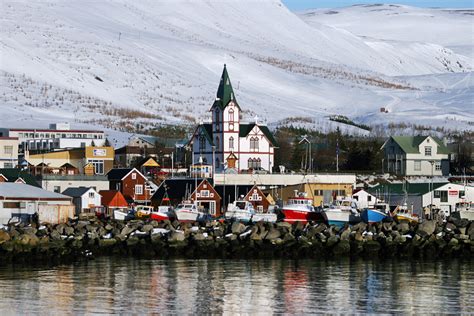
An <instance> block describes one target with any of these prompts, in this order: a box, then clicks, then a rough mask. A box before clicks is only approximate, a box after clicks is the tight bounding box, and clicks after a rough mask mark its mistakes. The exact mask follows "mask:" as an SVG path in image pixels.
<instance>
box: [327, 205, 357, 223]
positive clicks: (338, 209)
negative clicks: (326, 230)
mask: <svg viewBox="0 0 474 316" xmlns="http://www.w3.org/2000/svg"><path fill="white" fill-rule="evenodd" d="M322 214H323V217H324V220H325V221H326V222H327V223H328V224H329V225H338V226H342V225H344V224H346V223H358V222H360V220H361V219H360V214H359V211H358V209H357V203H356V202H355V201H354V200H352V199H342V200H335V201H334V202H333V203H332V204H331V205H330V206H329V207H326V208H324V209H323V211H322Z"/></svg>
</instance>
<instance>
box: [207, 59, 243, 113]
mask: <svg viewBox="0 0 474 316" xmlns="http://www.w3.org/2000/svg"><path fill="white" fill-rule="evenodd" d="M230 101H234V102H235V103H237V101H236V99H235V95H234V89H232V84H231V83H230V78H229V74H228V73H227V67H226V65H225V64H224V70H223V71H222V76H221V81H220V83H219V88H218V89H217V96H216V101H214V105H213V106H218V107H220V108H221V110H223V109H224V108H225V107H226V106H227V104H229V102H230Z"/></svg>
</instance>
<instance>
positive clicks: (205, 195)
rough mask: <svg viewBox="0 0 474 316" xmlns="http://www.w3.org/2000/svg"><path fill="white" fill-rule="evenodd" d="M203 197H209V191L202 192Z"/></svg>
mask: <svg viewBox="0 0 474 316" xmlns="http://www.w3.org/2000/svg"><path fill="white" fill-rule="evenodd" d="M201 197H209V190H201Z"/></svg>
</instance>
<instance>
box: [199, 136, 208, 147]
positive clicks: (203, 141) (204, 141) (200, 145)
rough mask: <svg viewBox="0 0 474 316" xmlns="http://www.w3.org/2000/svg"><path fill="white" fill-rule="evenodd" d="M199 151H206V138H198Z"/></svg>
mask: <svg viewBox="0 0 474 316" xmlns="http://www.w3.org/2000/svg"><path fill="white" fill-rule="evenodd" d="M199 149H200V150H204V149H206V138H205V137H204V136H202V135H201V136H199Z"/></svg>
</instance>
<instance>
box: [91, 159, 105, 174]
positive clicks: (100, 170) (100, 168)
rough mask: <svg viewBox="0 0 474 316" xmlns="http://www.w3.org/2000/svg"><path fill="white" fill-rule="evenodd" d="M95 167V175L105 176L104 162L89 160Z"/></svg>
mask: <svg viewBox="0 0 474 316" xmlns="http://www.w3.org/2000/svg"><path fill="white" fill-rule="evenodd" d="M89 163H91V164H92V165H93V166H94V173H95V174H104V161H103V160H89Z"/></svg>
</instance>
